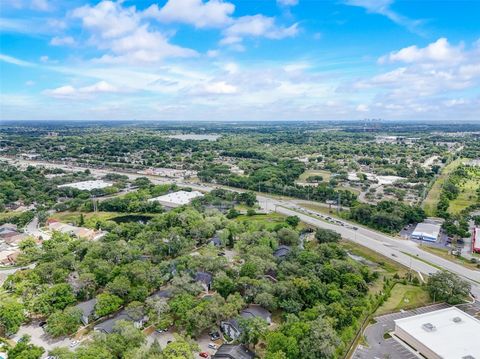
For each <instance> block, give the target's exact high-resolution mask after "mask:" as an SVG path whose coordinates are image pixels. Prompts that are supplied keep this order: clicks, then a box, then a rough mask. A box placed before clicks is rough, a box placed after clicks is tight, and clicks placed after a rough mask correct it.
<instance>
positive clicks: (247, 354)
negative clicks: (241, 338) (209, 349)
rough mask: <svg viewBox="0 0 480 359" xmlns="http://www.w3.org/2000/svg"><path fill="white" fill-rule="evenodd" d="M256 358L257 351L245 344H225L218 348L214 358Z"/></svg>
mask: <svg viewBox="0 0 480 359" xmlns="http://www.w3.org/2000/svg"><path fill="white" fill-rule="evenodd" d="M223 358H225V359H254V358H255V353H254V352H252V351H250V350H248V349H247V348H246V347H245V346H244V345H232V344H223V345H222V346H220V348H218V350H217V352H216V353H215V355H214V356H213V359H223Z"/></svg>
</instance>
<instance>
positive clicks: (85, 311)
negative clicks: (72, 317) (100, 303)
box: [75, 298, 97, 325]
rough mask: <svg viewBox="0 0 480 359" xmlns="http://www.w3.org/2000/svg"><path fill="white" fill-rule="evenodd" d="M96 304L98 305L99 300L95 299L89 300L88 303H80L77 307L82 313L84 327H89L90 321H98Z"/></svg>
mask: <svg viewBox="0 0 480 359" xmlns="http://www.w3.org/2000/svg"><path fill="white" fill-rule="evenodd" d="M95 304H97V299H95V298H93V299H90V300H87V301H86V302H81V303H78V304H77V305H76V306H75V307H76V308H78V309H80V310H81V311H82V323H83V325H88V323H90V321H92V320H94V319H96V317H95Z"/></svg>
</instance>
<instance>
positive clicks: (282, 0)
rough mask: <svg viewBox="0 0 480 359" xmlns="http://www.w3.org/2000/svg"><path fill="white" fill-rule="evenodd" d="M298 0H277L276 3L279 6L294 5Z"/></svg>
mask: <svg viewBox="0 0 480 359" xmlns="http://www.w3.org/2000/svg"><path fill="white" fill-rule="evenodd" d="M298 1H299V0H277V4H278V5H280V6H295V5H298Z"/></svg>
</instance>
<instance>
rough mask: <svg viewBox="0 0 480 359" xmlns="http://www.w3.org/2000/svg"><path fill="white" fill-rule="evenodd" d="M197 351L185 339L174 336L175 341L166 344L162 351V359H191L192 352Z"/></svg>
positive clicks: (196, 348) (195, 347) (192, 356)
mask: <svg viewBox="0 0 480 359" xmlns="http://www.w3.org/2000/svg"><path fill="white" fill-rule="evenodd" d="M196 350H198V347H197V346H196V345H195V344H193V343H190V342H188V341H187V340H186V339H185V338H182V337H181V336H179V335H175V340H174V341H172V342H171V343H169V344H167V346H166V347H165V349H164V350H163V353H162V355H163V359H180V358H181V359H193V358H194V355H193V353H194V351H196Z"/></svg>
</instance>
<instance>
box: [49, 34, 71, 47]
mask: <svg viewBox="0 0 480 359" xmlns="http://www.w3.org/2000/svg"><path fill="white" fill-rule="evenodd" d="M74 44H75V40H74V39H73V37H71V36H63V37H59V36H55V37H53V38H52V39H51V40H50V45H52V46H64V45H74Z"/></svg>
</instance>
